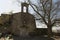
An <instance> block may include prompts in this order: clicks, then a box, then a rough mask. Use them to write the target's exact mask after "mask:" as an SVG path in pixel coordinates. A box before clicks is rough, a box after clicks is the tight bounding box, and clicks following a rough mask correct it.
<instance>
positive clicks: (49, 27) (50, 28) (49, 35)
mask: <svg viewBox="0 0 60 40" xmlns="http://www.w3.org/2000/svg"><path fill="white" fill-rule="evenodd" d="M47 30H48V37H49V38H50V37H51V36H52V27H51V26H48V29H47Z"/></svg>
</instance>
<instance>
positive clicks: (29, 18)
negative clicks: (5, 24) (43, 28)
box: [11, 3, 36, 36]
mask: <svg viewBox="0 0 60 40" xmlns="http://www.w3.org/2000/svg"><path fill="white" fill-rule="evenodd" d="M21 6H22V7H21V12H19V13H15V14H13V17H12V23H11V31H12V33H14V34H15V35H21V36H27V35H29V33H30V32H33V31H34V30H35V28H36V24H35V18H34V16H33V15H31V14H30V13H29V12H28V6H29V4H27V3H22V4H21ZM24 7H26V12H23V8H24Z"/></svg>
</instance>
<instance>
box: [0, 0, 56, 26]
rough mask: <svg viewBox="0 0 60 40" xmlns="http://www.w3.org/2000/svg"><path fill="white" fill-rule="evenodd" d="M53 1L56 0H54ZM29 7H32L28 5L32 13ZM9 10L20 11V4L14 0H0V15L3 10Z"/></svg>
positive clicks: (22, 0)
mask: <svg viewBox="0 0 60 40" xmlns="http://www.w3.org/2000/svg"><path fill="white" fill-rule="evenodd" d="M20 1H21V2H24V0H20ZM32 1H33V2H36V1H34V0H32ZM54 2H56V0H54ZM31 9H32V8H31V7H30V8H29V10H30V11H31V12H32V13H34V12H33V10H31ZM10 11H13V12H21V5H18V3H17V2H16V0H0V15H1V13H3V12H10ZM37 24H38V23H37ZM38 25H39V24H38ZM43 25H44V24H43ZM41 27H42V26H41Z"/></svg>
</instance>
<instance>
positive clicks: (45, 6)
mask: <svg viewBox="0 0 60 40" xmlns="http://www.w3.org/2000/svg"><path fill="white" fill-rule="evenodd" d="M28 2H29V4H30V6H31V7H32V8H33V10H34V11H35V12H36V13H37V14H38V15H39V16H40V17H41V19H42V20H43V22H44V23H45V25H46V26H47V27H48V28H47V30H48V37H51V33H52V27H53V26H54V25H55V23H56V21H55V19H56V18H57V16H58V15H57V12H58V11H59V10H58V9H59V5H58V4H54V3H53V1H52V0H37V4H38V5H36V4H33V2H32V1H30V0H28Z"/></svg>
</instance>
